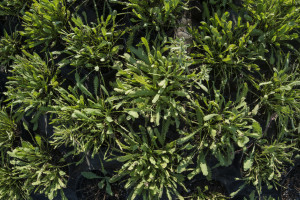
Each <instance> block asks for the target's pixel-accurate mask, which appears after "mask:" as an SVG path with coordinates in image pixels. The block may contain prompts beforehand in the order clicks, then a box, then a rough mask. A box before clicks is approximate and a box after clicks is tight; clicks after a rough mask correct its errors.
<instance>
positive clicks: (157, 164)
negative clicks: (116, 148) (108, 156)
mask: <svg viewBox="0 0 300 200" xmlns="http://www.w3.org/2000/svg"><path fill="white" fill-rule="evenodd" d="M171 123H172V122H171V120H170V119H168V120H164V121H163V122H162V128H161V129H159V128H152V127H151V126H148V125H147V124H146V125H145V126H140V127H139V129H140V130H139V132H134V131H133V130H132V128H131V127H130V126H129V127H128V130H127V129H124V132H123V133H122V135H123V136H124V142H123V143H122V144H121V149H122V151H123V152H124V155H123V156H119V157H118V158H117V160H118V161H120V162H124V164H123V165H122V168H121V169H120V170H119V171H118V173H117V175H115V176H114V177H112V179H111V181H112V182H115V181H117V180H120V179H123V180H124V179H125V180H127V182H126V184H125V188H132V192H131V193H130V195H129V198H128V199H135V198H136V196H137V195H141V196H142V197H143V199H161V197H162V195H163V193H164V192H165V193H166V194H167V197H168V199H170V200H171V199H172V196H171V194H175V195H176V196H177V197H178V198H179V199H181V200H183V197H182V196H181V195H180V194H179V193H178V191H177V190H178V189H177V187H178V186H181V187H183V188H185V187H184V185H183V180H184V176H183V175H182V174H181V173H182V172H184V171H185V170H186V169H185V167H186V166H185V163H186V161H187V160H188V159H190V158H186V157H183V154H182V153H183V152H184V151H185V150H188V149H189V145H187V146H184V145H177V142H176V141H172V142H167V141H166V134H167V131H168V129H169V127H170V125H171Z"/></svg>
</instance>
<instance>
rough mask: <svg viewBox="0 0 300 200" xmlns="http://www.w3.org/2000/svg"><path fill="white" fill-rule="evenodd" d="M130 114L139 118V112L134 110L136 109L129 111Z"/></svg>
mask: <svg viewBox="0 0 300 200" xmlns="http://www.w3.org/2000/svg"><path fill="white" fill-rule="evenodd" d="M128 114H129V115H130V116H132V117H134V118H136V119H137V118H139V114H138V112H136V111H134V110H130V111H128Z"/></svg>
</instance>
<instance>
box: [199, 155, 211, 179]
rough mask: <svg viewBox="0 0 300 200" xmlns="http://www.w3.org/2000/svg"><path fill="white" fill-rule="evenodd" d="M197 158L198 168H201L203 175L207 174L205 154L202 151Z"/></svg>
mask: <svg viewBox="0 0 300 200" xmlns="http://www.w3.org/2000/svg"><path fill="white" fill-rule="evenodd" d="M199 159H200V169H201V171H202V173H203V175H204V176H208V175H209V171H208V166H207V164H206V160H205V155H204V154H203V153H201V155H200V158H199Z"/></svg>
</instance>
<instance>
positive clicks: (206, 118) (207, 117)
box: [203, 114, 219, 121]
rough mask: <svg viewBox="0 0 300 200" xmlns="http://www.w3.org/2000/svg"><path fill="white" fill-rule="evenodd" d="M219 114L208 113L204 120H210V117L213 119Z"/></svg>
mask: <svg viewBox="0 0 300 200" xmlns="http://www.w3.org/2000/svg"><path fill="white" fill-rule="evenodd" d="M218 115H219V114H209V115H206V116H205V117H204V118H203V120H204V121H208V120H210V119H212V118H213V117H215V116H218Z"/></svg>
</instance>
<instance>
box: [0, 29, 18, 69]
mask: <svg viewBox="0 0 300 200" xmlns="http://www.w3.org/2000/svg"><path fill="white" fill-rule="evenodd" d="M20 44H21V42H20V36H19V32H17V31H16V32H13V33H12V35H9V34H8V33H7V32H6V31H4V36H3V37H2V38H1V39H0V71H2V70H7V67H8V66H9V65H10V64H11V63H12V60H13V57H14V56H15V55H16V54H17V53H19V51H20Z"/></svg>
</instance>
